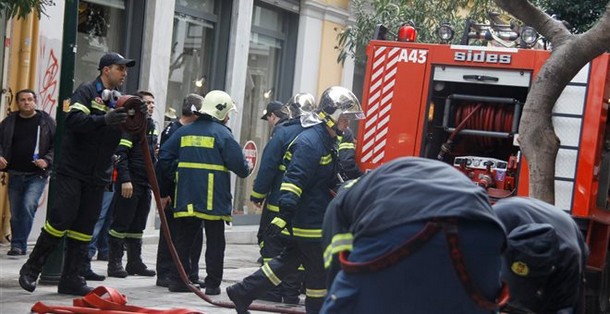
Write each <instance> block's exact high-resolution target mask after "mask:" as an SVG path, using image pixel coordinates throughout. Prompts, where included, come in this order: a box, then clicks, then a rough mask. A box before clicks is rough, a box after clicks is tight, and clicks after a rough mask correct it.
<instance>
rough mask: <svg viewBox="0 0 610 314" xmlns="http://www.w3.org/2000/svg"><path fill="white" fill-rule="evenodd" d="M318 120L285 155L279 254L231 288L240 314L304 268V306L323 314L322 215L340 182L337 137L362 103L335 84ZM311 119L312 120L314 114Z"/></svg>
mask: <svg viewBox="0 0 610 314" xmlns="http://www.w3.org/2000/svg"><path fill="white" fill-rule="evenodd" d="M315 113H316V115H315V116H316V117H317V119H310V120H308V121H311V122H312V123H311V124H306V125H303V127H305V128H306V129H305V130H303V131H302V132H301V133H300V134H299V135H298V136H297V138H296V139H295V140H294V141H293V142H292V143H291V144H290V145H289V147H288V150H287V152H286V154H285V155H284V166H285V167H286V173H285V174H284V177H283V179H282V184H281V187H280V196H279V201H278V204H279V208H280V210H279V212H278V214H277V217H276V218H274V219H273V221H271V223H270V224H269V227H268V236H280V234H281V236H282V237H285V241H286V242H285V248H284V250H283V251H282V252H281V253H280V255H279V256H276V257H274V258H273V259H272V260H271V261H269V262H268V263H265V264H264V265H263V266H262V267H261V268H260V269H259V270H257V271H256V272H255V273H253V274H252V275H250V276H248V277H246V278H244V279H243V280H242V281H241V282H239V283H237V284H234V285H232V286H230V287H228V288H227V294H228V295H229V298H230V299H231V300H232V301H233V303H234V304H235V308H236V310H237V313H247V312H248V311H247V309H248V306H249V305H250V304H251V303H252V301H253V300H254V299H256V298H258V297H260V296H261V295H262V294H264V293H265V292H266V291H267V290H269V289H270V288H272V287H274V286H278V285H279V284H281V282H282V280H283V279H284V278H285V277H286V276H288V275H291V274H294V273H296V272H297V270H298V267H299V265H303V266H304V267H305V288H306V291H305V296H306V298H305V308H306V311H307V313H318V312H319V310H320V308H321V306H322V301H323V300H324V297H325V296H326V289H325V282H324V280H325V272H324V263H323V261H322V247H321V240H322V219H323V217H324V212H325V211H326V206H327V205H328V203H329V202H330V200H331V192H330V191H331V190H330V189H331V188H332V187H334V186H335V184H336V181H337V174H338V172H337V162H338V157H337V156H336V144H337V142H336V140H337V139H336V137H337V135H338V134H340V133H341V131H343V130H344V129H345V128H346V127H347V125H348V123H349V120H351V119H361V118H362V117H363V114H362V109H361V107H360V103H359V101H358V99H357V98H356V96H355V95H354V94H353V93H352V92H351V91H350V90H348V89H346V88H343V87H339V86H333V87H330V88H328V89H327V90H325V91H324V92H323V93H322V96H321V98H320V102H319V107H318V109H317V110H316V111H315ZM310 118H313V116H312V117H310Z"/></svg>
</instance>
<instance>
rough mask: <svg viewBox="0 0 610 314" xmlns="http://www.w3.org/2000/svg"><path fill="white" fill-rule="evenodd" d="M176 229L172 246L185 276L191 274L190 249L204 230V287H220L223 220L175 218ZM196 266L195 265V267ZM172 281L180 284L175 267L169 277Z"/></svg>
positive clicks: (223, 244) (223, 241)
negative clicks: (202, 229)
mask: <svg viewBox="0 0 610 314" xmlns="http://www.w3.org/2000/svg"><path fill="white" fill-rule="evenodd" d="M174 223H175V226H176V228H175V229H174V230H173V232H174V233H175V238H174V245H175V247H176V252H177V253H178V257H180V262H181V263H182V265H183V266H184V270H185V271H186V273H187V275H188V274H190V273H191V268H190V266H189V265H190V261H191V253H192V252H191V249H192V247H193V244H194V242H195V240H196V238H197V235H198V234H199V233H201V228H202V227H203V228H204V229H205V239H206V241H205V246H206V247H205V271H206V277H205V280H204V282H205V287H206V289H207V288H217V287H220V282H221V281H222V276H223V267H224V255H225V247H226V242H225V222H224V221H223V220H204V219H200V218H196V217H180V218H175V219H174ZM195 266H196V265H195ZM170 277H171V279H170V280H172V281H174V282H181V280H180V276H179V275H178V271H177V269H176V267H174V268H173V269H172V275H171V276H170Z"/></svg>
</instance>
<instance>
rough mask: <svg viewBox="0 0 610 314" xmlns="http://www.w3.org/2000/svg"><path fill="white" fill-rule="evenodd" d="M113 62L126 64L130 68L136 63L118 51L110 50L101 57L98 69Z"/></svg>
mask: <svg viewBox="0 0 610 314" xmlns="http://www.w3.org/2000/svg"><path fill="white" fill-rule="evenodd" d="M113 64H119V65H125V66H127V67H128V68H131V67H132V66H134V65H136V61H135V60H133V59H126V58H125V57H123V56H121V55H120V54H119V53H116V52H108V53H106V54H105V55H103V56H102V57H101V58H100V64H99V66H98V68H97V69H98V70H101V69H103V68H104V67H107V66H111V65H113Z"/></svg>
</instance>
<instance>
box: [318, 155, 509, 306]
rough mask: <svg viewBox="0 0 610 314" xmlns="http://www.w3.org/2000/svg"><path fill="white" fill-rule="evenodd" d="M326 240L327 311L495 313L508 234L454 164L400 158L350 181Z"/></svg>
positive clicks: (332, 211)
mask: <svg viewBox="0 0 610 314" xmlns="http://www.w3.org/2000/svg"><path fill="white" fill-rule="evenodd" d="M323 237H324V238H323V247H324V266H325V267H326V268H327V270H328V275H329V280H328V282H329V284H328V285H329V287H330V290H329V292H328V296H327V297H326V300H325V302H324V307H323V309H322V313H464V314H466V313H467V314H471V313H497V305H496V297H498V296H499V295H500V292H501V283H500V278H499V273H500V264H501V253H502V249H503V246H504V244H505V236H504V229H503V227H502V224H501V223H500V221H499V220H498V218H497V217H496V215H495V213H494V211H493V209H492V208H491V205H489V201H488V197H487V194H486V192H485V190H483V189H481V188H480V187H477V186H476V185H474V184H472V181H471V180H469V179H468V178H467V177H466V176H464V175H463V174H462V173H461V172H459V171H458V170H456V169H454V168H453V167H451V166H450V165H447V164H445V163H442V162H439V161H435V160H431V159H423V158H413V157H407V158H399V159H396V160H394V161H391V162H389V163H387V164H384V165H382V166H380V167H379V168H377V169H376V170H373V171H371V172H370V173H368V174H365V175H363V176H362V177H360V178H359V179H357V180H352V181H349V182H347V183H346V184H345V185H343V187H342V188H341V189H340V190H339V193H338V194H337V196H336V197H335V198H334V199H333V201H332V202H331V203H330V205H329V206H328V210H327V212H326V216H325V217H324V229H323ZM450 253H455V254H450ZM460 278H461V279H460ZM331 284H332V285H331Z"/></svg>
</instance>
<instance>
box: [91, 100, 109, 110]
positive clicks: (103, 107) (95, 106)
mask: <svg viewBox="0 0 610 314" xmlns="http://www.w3.org/2000/svg"><path fill="white" fill-rule="evenodd" d="M91 108H93V109H97V110H99V111H103V112H106V111H108V107H106V105H104V104H100V103H98V102H96V101H94V100H92V101H91Z"/></svg>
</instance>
